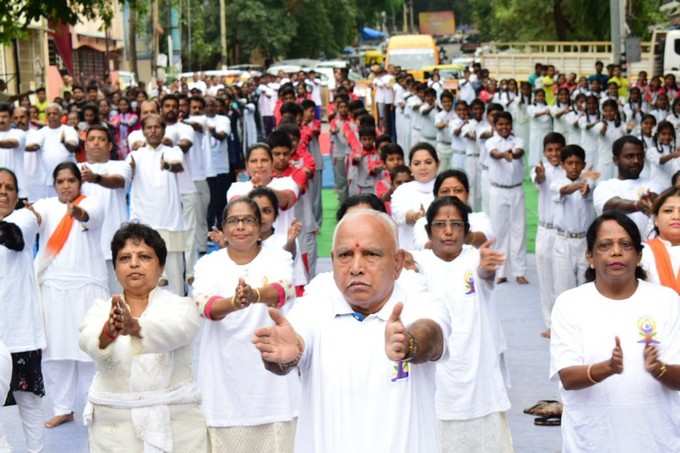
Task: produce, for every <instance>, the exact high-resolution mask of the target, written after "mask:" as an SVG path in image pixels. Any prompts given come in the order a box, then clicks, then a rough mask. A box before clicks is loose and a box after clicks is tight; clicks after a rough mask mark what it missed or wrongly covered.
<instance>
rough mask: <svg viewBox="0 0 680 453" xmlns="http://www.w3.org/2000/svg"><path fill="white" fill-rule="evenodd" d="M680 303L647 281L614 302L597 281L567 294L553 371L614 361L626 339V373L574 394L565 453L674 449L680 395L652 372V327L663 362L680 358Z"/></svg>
mask: <svg viewBox="0 0 680 453" xmlns="http://www.w3.org/2000/svg"><path fill="white" fill-rule="evenodd" d="M679 310H680V300H679V299H678V295H677V294H676V293H675V291H673V290H671V289H669V288H664V287H661V286H657V285H654V284H651V283H647V282H645V281H639V282H638V288H637V290H636V291H635V293H634V294H633V296H632V297H630V298H629V299H626V300H612V299H608V298H606V297H604V296H602V295H601V294H600V292H599V291H598V290H597V288H596V287H595V284H594V283H586V284H585V285H582V286H579V287H577V288H574V289H570V290H568V291H566V292H564V293H562V294H561V295H560V296H559V297H558V298H557V301H556V302H555V307H554V308H553V312H552V325H551V340H550V376H551V378H552V379H553V380H558V379H559V371H560V370H563V369H565V368H569V367H572V366H579V365H589V364H592V363H597V362H601V361H604V360H608V359H609V358H610V357H611V354H612V349H613V348H614V346H615V337H617V336H618V337H619V338H620V340H621V348H622V350H623V373H622V374H619V375H613V376H611V377H609V378H607V379H605V380H604V381H602V382H601V383H599V384H596V385H593V386H591V387H588V388H585V389H583V390H571V391H567V390H564V388H562V386H561V385H560V394H561V396H562V398H561V399H562V402H563V403H564V412H563V414H562V452H563V453H582V452H584V451H589V452H590V451H592V452H616V453H639V452H641V451H649V452H659V453H660V452H674V451H678V446H679V445H680V418H679V417H678V414H680V399H679V398H678V392H677V391H673V390H671V389H669V388H667V387H665V386H664V385H663V384H661V383H660V382H659V381H657V380H656V379H654V378H653V377H652V376H651V375H650V374H649V373H647V372H646V371H645V366H644V358H643V350H644V347H645V344H644V343H645V332H646V331H647V332H649V334H650V335H652V338H653V340H654V341H656V342H657V343H656V344H655V346H656V347H657V348H658V350H659V353H660V357H659V359H660V360H661V361H662V362H663V363H670V364H678V363H680V311H679Z"/></svg>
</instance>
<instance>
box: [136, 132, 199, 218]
mask: <svg viewBox="0 0 680 453" xmlns="http://www.w3.org/2000/svg"><path fill="white" fill-rule="evenodd" d="M132 159H134V161H135V170H134V176H133V178H132V184H131V185H130V220H131V221H136V222H141V223H145V224H147V225H149V226H150V227H152V228H156V229H160V230H168V231H184V220H183V217H182V203H181V197H180V191H179V183H178V174H177V173H172V172H170V171H168V170H162V169H161V160H162V159H164V160H165V161H169V162H178V163H183V161H184V156H183V153H182V150H180V149H179V148H178V147H176V146H175V147H172V148H170V147H169V146H165V145H158V148H156V149H153V148H152V147H150V146H143V147H142V148H139V149H138V150H137V151H132V152H131V153H130V154H128V158H127V162H128V163H130V162H131V161H132ZM185 171H186V170H185ZM180 174H181V173H180Z"/></svg>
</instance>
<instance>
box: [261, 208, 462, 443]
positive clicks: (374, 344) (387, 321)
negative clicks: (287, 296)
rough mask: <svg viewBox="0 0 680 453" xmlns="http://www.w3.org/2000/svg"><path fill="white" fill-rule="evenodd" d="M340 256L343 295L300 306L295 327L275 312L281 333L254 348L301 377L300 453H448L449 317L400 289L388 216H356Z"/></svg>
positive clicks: (340, 242)
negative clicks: (443, 433)
mask: <svg viewBox="0 0 680 453" xmlns="http://www.w3.org/2000/svg"><path fill="white" fill-rule="evenodd" d="M332 255H333V277H334V280H335V284H336V287H337V288H330V291H329V293H330V294H326V295H324V298H323V299H321V298H318V297H314V298H312V299H313V300H312V299H308V300H305V299H304V298H303V299H301V300H299V301H298V302H296V305H295V306H294V307H293V309H292V310H291V312H290V314H289V319H290V321H289V320H288V319H286V318H285V317H284V316H283V315H282V314H281V313H280V312H279V311H277V310H275V309H270V316H271V317H272V319H273V320H274V325H273V326H271V327H265V328H261V329H258V330H257V331H256V332H255V337H254V339H253V341H254V343H255V346H256V347H257V348H258V349H259V350H260V352H261V353H262V358H263V360H264V364H265V367H267V369H269V370H270V371H272V372H274V373H277V374H285V373H287V372H289V371H290V370H291V369H293V368H295V367H298V368H299V370H300V374H301V378H302V394H301V406H300V414H299V418H298V424H297V434H296V440H295V443H296V445H295V449H296V450H295V451H296V452H297V453H312V452H324V453H340V452H348V451H351V452H353V453H369V452H370V453H373V452H388V451H389V452H390V453H405V452H414V453H416V452H418V453H430V452H437V451H439V440H438V434H437V428H436V426H437V424H436V417H435V411H434V387H435V381H434V379H435V362H436V361H438V360H440V359H442V358H443V357H445V356H446V348H445V342H446V338H448V335H449V332H450V320H449V317H448V315H447V313H446V310H445V309H444V307H443V305H441V304H437V303H435V302H434V301H432V300H430V298H429V296H428V295H427V294H420V295H419V297H418V299H417V300H416V299H414V298H412V297H410V296H409V294H408V293H406V292H404V291H403V290H401V289H400V288H399V287H398V286H395V280H396V279H397V278H398V277H399V274H400V272H401V268H402V264H403V260H404V255H403V252H402V251H400V250H399V249H398V240H397V230H396V226H395V225H394V223H393V222H392V220H391V219H390V218H389V217H388V216H387V215H385V214H384V213H378V212H375V211H369V210H358V211H356V212H352V213H349V214H347V215H346V216H345V217H344V218H343V219H342V220H341V221H340V222H339V223H338V225H337V227H336V229H335V234H334V241H333V253H332ZM377 426H380V428H379V429H376V427H377Z"/></svg>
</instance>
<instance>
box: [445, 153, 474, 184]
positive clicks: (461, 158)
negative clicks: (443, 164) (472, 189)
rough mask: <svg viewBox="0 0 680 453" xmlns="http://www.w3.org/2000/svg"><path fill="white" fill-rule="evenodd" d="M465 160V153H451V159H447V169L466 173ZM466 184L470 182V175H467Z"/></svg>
mask: <svg viewBox="0 0 680 453" xmlns="http://www.w3.org/2000/svg"><path fill="white" fill-rule="evenodd" d="M466 159H467V158H466V157H465V151H457V150H454V151H453V153H451V158H450V159H449V168H454V169H456V170H460V171H465V172H466V170H467V167H466V166H465V164H466ZM466 173H467V172H466ZM468 182H470V175H468Z"/></svg>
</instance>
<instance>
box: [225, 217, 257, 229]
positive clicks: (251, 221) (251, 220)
mask: <svg viewBox="0 0 680 453" xmlns="http://www.w3.org/2000/svg"><path fill="white" fill-rule="evenodd" d="M225 223H226V224H227V225H228V226H230V227H235V226H237V225H238V224H239V223H243V225H245V226H255V225H256V224H257V219H256V218H255V217H253V216H245V217H227V221H226V222H225Z"/></svg>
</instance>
